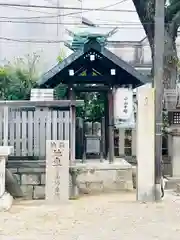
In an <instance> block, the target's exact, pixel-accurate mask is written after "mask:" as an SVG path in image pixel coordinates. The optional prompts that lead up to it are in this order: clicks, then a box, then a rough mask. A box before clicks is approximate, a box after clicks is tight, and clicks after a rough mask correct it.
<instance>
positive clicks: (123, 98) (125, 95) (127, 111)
mask: <svg viewBox="0 0 180 240" xmlns="http://www.w3.org/2000/svg"><path fill="white" fill-rule="evenodd" d="M133 105H134V103H133V91H132V90H131V89H128V88H118V89H117V90H116V92H115V93H114V123H115V126H116V127H117V128H126V127H127V128H129V127H130V128H133V127H134V125H135V119H134V106H133Z"/></svg>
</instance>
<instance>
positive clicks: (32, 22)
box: [0, 20, 153, 28]
mask: <svg viewBox="0 0 180 240" xmlns="http://www.w3.org/2000/svg"><path fill="white" fill-rule="evenodd" d="M0 23H17V24H19V23H23V24H24V23H27V24H42V25H57V22H44V21H18V20H0ZM152 23H153V22H143V23H141V22H125V21H118V22H116V23H97V24H95V23H94V24H95V26H96V27H97V28H98V27H102V28H103V26H105V27H106V26H109V27H120V26H131V27H132V26H142V25H146V24H152ZM58 24H59V25H70V26H76V25H78V26H82V23H71V22H61V23H58ZM82 27H83V26H82ZM84 27H85V28H87V26H84ZM142 28H143V26H142Z"/></svg>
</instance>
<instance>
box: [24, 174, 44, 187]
mask: <svg viewBox="0 0 180 240" xmlns="http://www.w3.org/2000/svg"><path fill="white" fill-rule="evenodd" d="M21 184H23V185H39V184H40V175H39V174H22V175H21Z"/></svg>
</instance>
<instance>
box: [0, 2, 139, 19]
mask: <svg viewBox="0 0 180 240" xmlns="http://www.w3.org/2000/svg"><path fill="white" fill-rule="evenodd" d="M126 1H127V0H123V1H119V2H117V3H114V4H110V5H107V6H104V7H100V8H95V9H93V10H84V11H82V10H83V8H82V10H81V11H79V12H71V13H67V14H62V15H61V14H60V15H51V16H37V17H0V18H3V19H6V18H12V19H38V18H57V17H60V16H71V15H76V14H79V13H87V12H91V11H98V10H99V11H102V10H105V9H106V8H109V7H114V6H116V5H119V4H121V3H123V2H126ZM0 6H1V4H0ZM6 7H7V6H6ZM20 9H21V8H20ZM58 9H59V8H58ZM70 9H71V10H72V9H73V8H70ZM80 9H81V8H80ZM22 10H27V9H22ZM27 11H29V10H27ZM31 11H33V10H31ZM107 11H108V10H107ZM119 11H121V12H124V11H126V10H123V9H122V10H119ZM134 12H135V11H134ZM42 13H45V12H42ZM48 14H50V13H48Z"/></svg>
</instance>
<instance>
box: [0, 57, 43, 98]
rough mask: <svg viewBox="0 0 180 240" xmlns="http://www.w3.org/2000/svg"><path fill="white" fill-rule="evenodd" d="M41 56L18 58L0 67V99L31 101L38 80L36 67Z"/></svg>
mask: <svg viewBox="0 0 180 240" xmlns="http://www.w3.org/2000/svg"><path fill="white" fill-rule="evenodd" d="M38 59H39V56H37V55H36V54H34V55H33V56H32V57H30V56H29V55H28V56H27V57H26V58H25V59H22V58H18V59H16V61H14V62H13V63H10V62H9V63H8V64H6V65H4V66H1V67H0V99H4V100H23V99H29V95H30V91H31V88H32V87H34V86H35V84H36V80H37V78H38V75H37V71H36V66H37V61H38Z"/></svg>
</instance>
